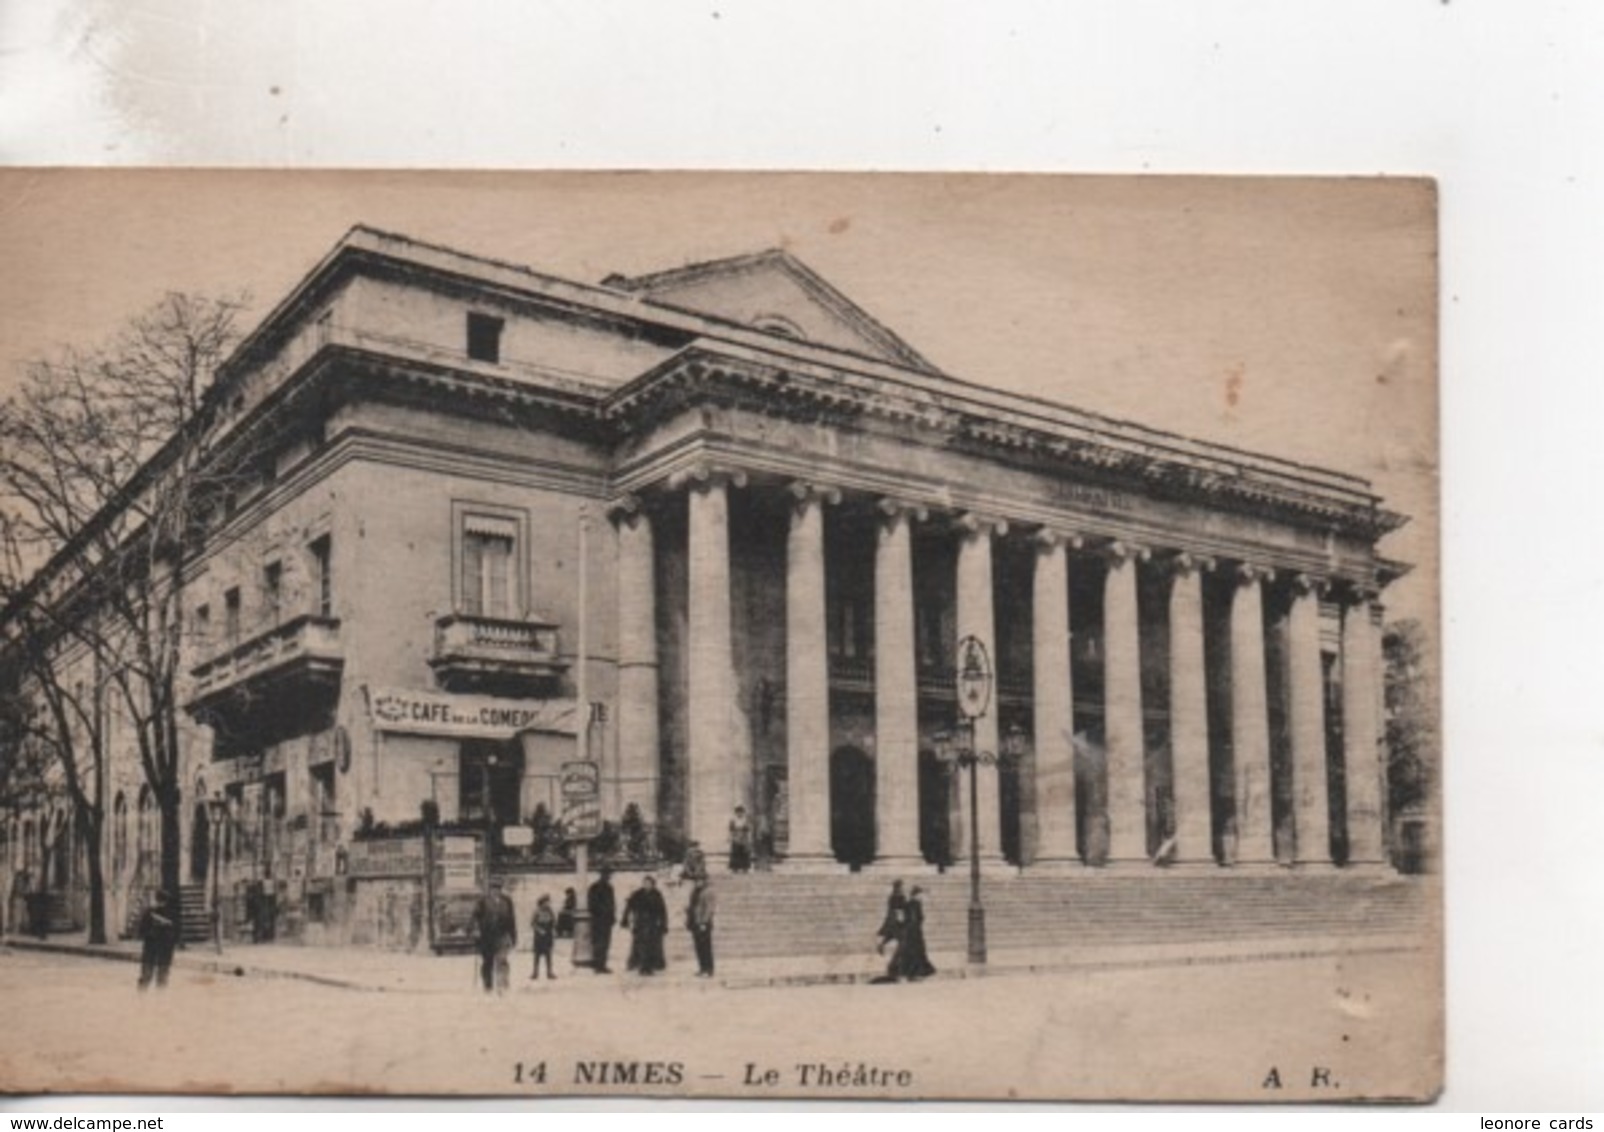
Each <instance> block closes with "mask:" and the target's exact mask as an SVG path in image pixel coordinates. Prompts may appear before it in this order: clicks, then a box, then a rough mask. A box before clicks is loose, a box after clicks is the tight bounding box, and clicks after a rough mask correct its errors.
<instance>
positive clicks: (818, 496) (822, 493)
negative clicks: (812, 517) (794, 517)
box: [785, 480, 841, 515]
mask: <svg viewBox="0 0 1604 1132" xmlns="http://www.w3.org/2000/svg"><path fill="white" fill-rule="evenodd" d="M785 490H786V491H787V492H788V493H789V494H790V496H791V505H792V506H793V507H794V508H795V509H796V512H797V514H799V515H800V514H802V513H803V512H804V511H806V510H807V509H808V508H809V507H810V506H812V505H813V504H815V503H817V504H819V505H820V506H823V505H824V504H826V503H829V504H837V503H840V502H841V489H840V488H838V487H832V486H831V485H829V484H820V483H815V482H813V481H812V480H792V481H791V482H790V483H788V484H787V485H786V487H785Z"/></svg>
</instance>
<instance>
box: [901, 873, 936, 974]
mask: <svg viewBox="0 0 1604 1132" xmlns="http://www.w3.org/2000/svg"><path fill="white" fill-rule="evenodd" d="M923 891H924V890H923V889H922V888H920V887H919V886H918V885H914V886H913V888H912V889H911V890H909V892H908V904H907V907H906V908H905V909H904V911H903V923H902V943H901V945H900V946H899V947H898V948H897V954H896V957H895V958H894V959H892V960H891V977H892V978H894V979H907V980H909V981H910V982H917V981H918V980H920V979H926V978H929V977H930V976H931V975H934V974H935V973H936V969H935V967H934V966H933V965H932V964H931V962H930V953H929V952H928V951H926V950H925V906H924V901H922V900H920V899H919V895H920V893H922V892H923Z"/></svg>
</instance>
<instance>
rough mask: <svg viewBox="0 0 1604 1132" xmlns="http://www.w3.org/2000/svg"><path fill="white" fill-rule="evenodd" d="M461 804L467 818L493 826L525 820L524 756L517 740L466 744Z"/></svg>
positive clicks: (463, 749)
mask: <svg viewBox="0 0 1604 1132" xmlns="http://www.w3.org/2000/svg"><path fill="white" fill-rule="evenodd" d="M458 769H459V775H460V777H459V779H458V782H459V790H460V793H459V797H458V808H459V810H460V816H461V818H462V820H463V821H489V823H490V824H491V825H493V826H504V825H517V824H518V822H519V821H520V820H522V800H521V798H520V795H521V793H522V789H523V779H524V756H523V751H522V749H521V748H520V747H519V745H518V744H517V743H515V742H514V743H501V742H496V741H485V740H478V739H471V740H467V741H465V742H464V743H463V744H462V760H461V766H460V767H459V768H458Z"/></svg>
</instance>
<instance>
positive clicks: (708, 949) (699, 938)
mask: <svg viewBox="0 0 1604 1132" xmlns="http://www.w3.org/2000/svg"><path fill="white" fill-rule="evenodd" d="M717 910H718V902H717V899H716V898H715V897H714V895H713V882H712V881H710V880H707V879H706V878H703V879H702V880H699V881H697V882H696V887H695V888H693V889H692V890H691V903H690V907H688V908H686V909H685V920H686V927H688V928H690V930H691V941H692V942H693V943H695V944H696V977H697V978H699V979H711V978H712V977H713V914H714V913H715V912H716V911H717Z"/></svg>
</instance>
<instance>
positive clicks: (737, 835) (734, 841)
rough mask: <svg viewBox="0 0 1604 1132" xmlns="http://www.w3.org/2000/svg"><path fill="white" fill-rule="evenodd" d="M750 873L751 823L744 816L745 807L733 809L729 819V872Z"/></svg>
mask: <svg viewBox="0 0 1604 1132" xmlns="http://www.w3.org/2000/svg"><path fill="white" fill-rule="evenodd" d="M751 871H752V821H751V819H750V818H748V817H747V816H746V807H745V806H736V807H735V816H734V817H732V818H730V872H732V873H749V872H751Z"/></svg>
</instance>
